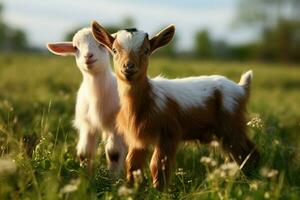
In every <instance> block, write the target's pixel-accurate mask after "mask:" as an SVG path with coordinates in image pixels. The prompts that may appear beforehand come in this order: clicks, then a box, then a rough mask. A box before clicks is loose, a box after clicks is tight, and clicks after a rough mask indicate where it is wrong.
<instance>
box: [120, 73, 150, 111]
mask: <svg viewBox="0 0 300 200" xmlns="http://www.w3.org/2000/svg"><path fill="white" fill-rule="evenodd" d="M118 88H119V94H120V99H121V106H122V105H124V106H125V107H127V108H129V109H130V110H131V111H134V112H140V111H142V110H145V109H146V108H147V107H148V106H150V105H149V104H150V103H151V101H152V97H153V95H152V88H151V84H150V81H149V79H148V77H145V78H144V79H141V80H139V81H136V82H134V83H130V84H128V83H124V82H123V81H119V83H118Z"/></svg>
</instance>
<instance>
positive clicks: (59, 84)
mask: <svg viewBox="0 0 300 200" xmlns="http://www.w3.org/2000/svg"><path fill="white" fill-rule="evenodd" d="M248 69H252V70H253V71H254V80H253V85H252V96H251V99H250V102H249V109H248V110H249V120H251V123H249V135H250V137H251V138H252V139H253V140H254V141H255V143H256V144H257V145H258V148H259V150H260V151H261V153H262V161H261V168H260V169H259V170H258V171H259V173H258V174H257V178H254V179H248V178H246V177H245V176H244V175H243V174H242V173H241V172H240V171H239V170H238V169H237V168H236V166H235V165H233V164H232V163H229V162H230V161H229V160H228V158H227V156H226V155H223V154H222V152H221V151H220V150H219V148H218V143H213V144H211V145H206V146H205V145H200V144H197V143H195V144H192V145H191V144H182V145H181V148H180V150H179V152H178V154H177V163H176V167H175V169H174V174H173V179H172V182H171V185H170V187H169V188H168V189H167V191H166V192H164V193H160V192H158V191H156V190H155V189H153V188H152V187H151V179H150V176H149V171H148V169H146V170H145V171H144V174H145V178H144V181H143V182H142V183H139V182H138V181H137V182H136V183H135V186H134V187H133V188H127V187H126V184H125V181H124V180H123V179H119V180H117V179H114V178H111V176H110V175H109V173H108V171H107V170H106V161H105V156H104V153H103V144H101V143H100V144H99V148H98V151H97V158H96V161H95V164H94V166H95V171H94V175H93V176H92V177H88V176H87V173H86V169H84V168H81V167H80V166H79V163H78V161H77V159H76V158H75V146H76V141H77V133H76V131H75V130H74V129H73V128H72V125H71V124H72V119H73V116H74V105H75V96H76V91H77V89H78V87H79V83H80V81H81V75H80V72H79V70H78V69H77V68H76V66H75V60H74V59H73V58H69V57H64V58H62V57H55V56H47V55H23V54H22V55H8V54H4V55H3V54H2V55H0V199H1V200H2V199H96V198H99V199H247V200H250V199H295V200H296V199H299V198H300V135H299V134H300V66H299V64H298V65H296V64H295V65H292V64H291V65H286V64H263V63H255V62H250V63H247V62H206V61H197V60H184V59H181V60H180V59H166V58H153V59H152V60H151V66H150V68H149V73H150V75H151V76H155V75H158V74H163V75H165V76H167V77H170V78H173V77H184V76H192V75H203V74H220V75H225V76H228V77H229V78H231V79H233V80H235V81H238V80H239V78H240V75H241V73H242V72H244V71H246V70H248Z"/></svg>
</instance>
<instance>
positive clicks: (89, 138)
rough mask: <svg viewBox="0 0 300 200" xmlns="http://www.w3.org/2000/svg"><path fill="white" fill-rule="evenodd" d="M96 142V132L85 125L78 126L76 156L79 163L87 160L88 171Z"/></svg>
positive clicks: (90, 167)
mask: <svg viewBox="0 0 300 200" xmlns="http://www.w3.org/2000/svg"><path fill="white" fill-rule="evenodd" d="M96 144H97V135H96V132H95V131H91V130H90V129H89V128H88V127H87V126H82V127H80V130H79V141H78V143H77V157H78V158H79V160H80V164H81V165H83V164H84V163H85V162H87V168H88V171H89V173H91V171H92V159H93V157H94V156H95V151H96Z"/></svg>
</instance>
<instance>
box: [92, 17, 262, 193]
mask: <svg viewBox="0 0 300 200" xmlns="http://www.w3.org/2000/svg"><path fill="white" fill-rule="evenodd" d="M92 27H93V28H92V29H93V34H94V37H95V38H96V40H97V41H98V42H100V43H101V44H103V45H105V46H106V47H107V48H108V49H109V50H110V51H111V52H112V54H113V57H114V66H115V70H116V74H117V80H118V89H119V96H120V102H121V104H120V105H121V109H120V111H119V113H118V116H117V127H118V130H119V132H120V133H123V134H124V137H125V142H126V143H127V144H128V148H129V150H128V155H127V157H126V170H127V179H128V181H130V182H131V181H132V180H133V171H135V170H138V169H141V168H142V167H143V164H144V162H145V158H146V156H145V155H146V152H147V149H148V147H149V146H150V145H153V146H154V153H153V155H152V158H151V162H150V171H151V175H152V178H153V185H154V187H156V188H159V189H162V188H164V185H165V180H166V182H168V180H169V177H170V171H171V167H172V162H173V161H174V159H175V154H176V149H177V147H178V145H179V142H180V141H185V140H200V141H202V142H205V143H207V142H209V141H211V140H212V139H213V138H214V137H216V138H218V139H219V140H220V141H222V143H223V146H224V148H225V149H226V150H227V151H229V152H230V154H231V155H232V156H233V158H234V159H235V160H236V161H237V162H238V163H239V164H241V163H242V162H243V161H244V160H245V159H246V158H247V156H248V155H250V158H249V156H248V158H249V159H248V162H247V163H246V165H249V164H250V163H252V164H253V163H256V161H257V160H258V158H259V154H258V152H257V150H256V149H255V146H254V144H253V143H252V142H251V141H250V140H249V139H248V137H247V135H246V120H245V109H246V108H245V107H246V101H247V99H248V97H249V92H250V83H251V78H252V72H251V71H249V72H247V73H245V74H243V75H242V77H241V80H240V82H239V83H238V84H236V83H234V82H233V81H231V80H228V79H227V78H225V77H223V76H216V75H214V76H198V77H189V78H182V79H173V80H169V79H165V78H161V77H157V78H154V79H150V78H148V76H147V67H148V60H149V56H150V55H151V54H152V53H153V52H154V51H155V50H156V49H157V48H159V47H162V46H164V45H166V44H168V43H169V42H170V41H171V39H172V38H173V35H174V32H175V27H174V26H169V27H167V28H166V29H164V30H162V31H161V32H159V33H158V34H157V35H156V36H154V37H153V38H152V39H148V35H147V33H144V32H143V31H138V30H136V29H129V30H121V31H118V32H117V33H116V35H115V36H114V37H112V36H111V35H110V34H109V33H108V32H107V31H106V30H105V29H104V28H103V27H102V26H100V25H99V24H98V23H97V22H93V24H92Z"/></svg>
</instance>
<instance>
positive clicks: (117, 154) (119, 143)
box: [104, 132, 127, 176]
mask: <svg viewBox="0 0 300 200" xmlns="http://www.w3.org/2000/svg"><path fill="white" fill-rule="evenodd" d="M104 134H105V135H106V137H105V138H106V141H105V143H106V144H105V154H106V160H107V164H108V169H109V170H110V171H111V173H112V174H113V175H116V176H118V175H119V174H120V173H121V172H122V171H123V169H124V166H125V157H126V153H127V147H126V145H125V143H124V140H123V137H122V136H120V135H118V134H116V133H111V132H105V133H104Z"/></svg>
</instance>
